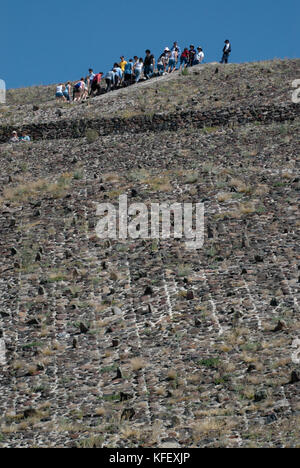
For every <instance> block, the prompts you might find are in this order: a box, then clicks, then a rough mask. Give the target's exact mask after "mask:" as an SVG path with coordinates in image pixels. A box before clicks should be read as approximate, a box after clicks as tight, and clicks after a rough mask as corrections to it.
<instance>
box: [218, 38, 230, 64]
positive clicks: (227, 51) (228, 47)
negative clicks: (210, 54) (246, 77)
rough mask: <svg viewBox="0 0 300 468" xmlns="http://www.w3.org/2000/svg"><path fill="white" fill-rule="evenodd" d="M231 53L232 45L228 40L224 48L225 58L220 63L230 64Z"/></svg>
mask: <svg viewBox="0 0 300 468" xmlns="http://www.w3.org/2000/svg"><path fill="white" fill-rule="evenodd" d="M230 53H231V44H230V41H229V40H228V39H226V41H225V46H224V48H223V57H222V60H221V62H220V63H228V58H229V55H230Z"/></svg>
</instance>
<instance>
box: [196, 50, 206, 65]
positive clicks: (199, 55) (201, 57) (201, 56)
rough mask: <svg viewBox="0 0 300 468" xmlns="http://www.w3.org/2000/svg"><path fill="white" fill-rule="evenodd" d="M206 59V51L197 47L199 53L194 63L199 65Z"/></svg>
mask: <svg viewBox="0 0 300 468" xmlns="http://www.w3.org/2000/svg"><path fill="white" fill-rule="evenodd" d="M203 59H204V52H203V50H202V48H201V47H197V53H196V55H195V60H194V65H199V64H200V63H201V62H203Z"/></svg>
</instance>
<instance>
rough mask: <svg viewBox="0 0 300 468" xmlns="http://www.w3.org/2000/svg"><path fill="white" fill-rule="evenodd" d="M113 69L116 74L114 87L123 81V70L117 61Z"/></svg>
mask: <svg viewBox="0 0 300 468" xmlns="http://www.w3.org/2000/svg"><path fill="white" fill-rule="evenodd" d="M114 69H115V70H116V75H115V88H117V87H118V86H119V85H121V83H122V81H123V71H122V68H121V67H120V65H119V64H118V63H115V64H114Z"/></svg>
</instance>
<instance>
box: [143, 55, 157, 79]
mask: <svg viewBox="0 0 300 468" xmlns="http://www.w3.org/2000/svg"><path fill="white" fill-rule="evenodd" d="M154 66H155V58H154V55H152V54H151V51H150V50H149V49H147V50H146V57H145V60H144V75H145V77H146V79H147V80H149V78H152V76H153V73H154Z"/></svg>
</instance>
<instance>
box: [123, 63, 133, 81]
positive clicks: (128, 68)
mask: <svg viewBox="0 0 300 468" xmlns="http://www.w3.org/2000/svg"><path fill="white" fill-rule="evenodd" d="M132 77H133V59H130V60H129V62H128V63H126V65H125V71H124V82H125V84H126V86H128V85H130V84H132Z"/></svg>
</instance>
